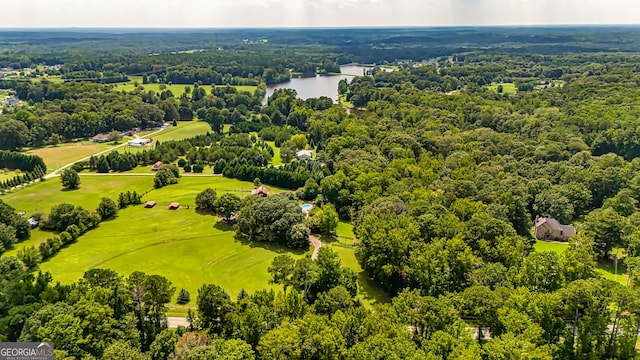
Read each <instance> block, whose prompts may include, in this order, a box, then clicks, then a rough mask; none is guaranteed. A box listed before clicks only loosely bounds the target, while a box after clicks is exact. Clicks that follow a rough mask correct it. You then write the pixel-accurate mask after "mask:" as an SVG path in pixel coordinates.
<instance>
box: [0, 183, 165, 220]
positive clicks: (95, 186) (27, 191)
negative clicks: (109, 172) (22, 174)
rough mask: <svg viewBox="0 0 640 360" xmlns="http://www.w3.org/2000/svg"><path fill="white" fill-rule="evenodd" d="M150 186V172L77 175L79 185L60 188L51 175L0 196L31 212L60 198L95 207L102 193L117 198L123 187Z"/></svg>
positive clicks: (139, 188)
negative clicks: (118, 174)
mask: <svg viewBox="0 0 640 360" xmlns="http://www.w3.org/2000/svg"><path fill="white" fill-rule="evenodd" d="M152 188H153V177H151V176H81V178H80V188H79V189H77V190H63V189H62V182H61V181H60V178H53V179H49V180H46V181H44V182H38V183H36V184H34V185H31V186H29V187H27V188H24V189H17V190H14V191H13V192H12V193H10V194H6V195H2V196H0V199H2V201H4V202H6V203H8V204H9V205H11V206H13V207H14V208H15V209H16V211H25V212H26V213H27V214H32V213H34V212H36V211H43V212H49V210H50V209H51V206H52V205H56V204H60V203H63V202H67V203H70V204H74V205H79V206H82V207H84V208H86V209H95V208H96V207H97V206H98V203H100V199H101V198H102V197H109V198H112V199H117V197H118V194H120V193H121V192H123V191H127V190H131V191H133V190H135V191H137V192H140V193H144V192H145V191H148V190H151V189H152Z"/></svg>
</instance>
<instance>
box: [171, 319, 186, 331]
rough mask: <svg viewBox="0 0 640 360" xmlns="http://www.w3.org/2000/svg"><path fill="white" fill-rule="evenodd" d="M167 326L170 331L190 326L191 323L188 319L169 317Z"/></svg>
mask: <svg viewBox="0 0 640 360" xmlns="http://www.w3.org/2000/svg"><path fill="white" fill-rule="evenodd" d="M167 324H169V328H170V329H175V328H177V327H178V326H184V327H188V326H189V322H188V321H187V318H182V317H167Z"/></svg>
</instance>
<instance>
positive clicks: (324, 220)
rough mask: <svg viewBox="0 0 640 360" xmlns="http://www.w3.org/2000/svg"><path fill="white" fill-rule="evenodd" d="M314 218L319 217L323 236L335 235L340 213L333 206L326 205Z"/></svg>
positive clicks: (319, 225)
mask: <svg viewBox="0 0 640 360" xmlns="http://www.w3.org/2000/svg"><path fill="white" fill-rule="evenodd" d="M314 217H317V219H318V220H317V221H318V227H319V230H320V231H321V232H322V233H323V234H327V235H331V234H335V232H336V229H337V228H338V213H337V212H336V210H335V209H334V207H333V206H332V205H326V206H325V207H323V208H322V210H320V211H318V212H317V213H316V214H315V215H314Z"/></svg>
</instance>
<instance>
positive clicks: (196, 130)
mask: <svg viewBox="0 0 640 360" xmlns="http://www.w3.org/2000/svg"><path fill="white" fill-rule="evenodd" d="M177 124H178V126H169V127H168V128H166V129H164V130H162V131H161V132H160V133H158V134H156V135H153V136H151V139H152V140H153V142H154V143H155V142H156V141H160V142H163V141H170V140H181V139H186V138H190V137H194V136H196V135H202V134H206V133H207V132H212V131H211V126H209V124H207V123H206V122H204V121H178V122H177ZM140 137H143V136H142V135H140ZM125 148H129V147H128V146H125Z"/></svg>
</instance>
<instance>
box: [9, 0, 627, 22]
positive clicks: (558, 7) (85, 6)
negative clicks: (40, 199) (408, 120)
mask: <svg viewBox="0 0 640 360" xmlns="http://www.w3.org/2000/svg"><path fill="white" fill-rule="evenodd" d="M2 7H3V10H2V12H1V13H0V26H1V27H263V26H408V25H418V26H442V25H533V24H536V25H537V24H602V23H606V24H617V23H623V24H638V23H640V2H638V1H637V0H109V1H104V0H57V1H53V0H19V1H16V0H14V1H6V2H5V3H4V4H3V5H2Z"/></svg>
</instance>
